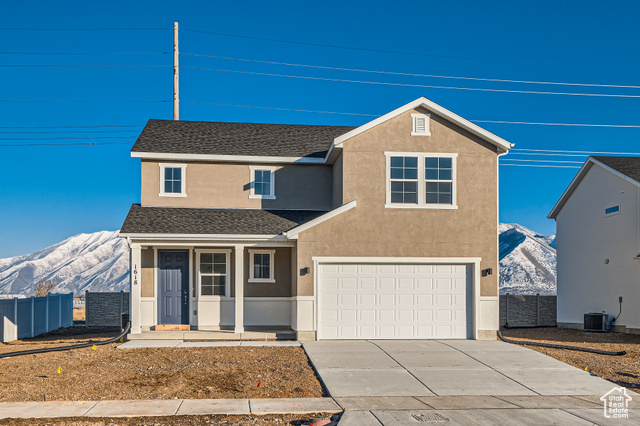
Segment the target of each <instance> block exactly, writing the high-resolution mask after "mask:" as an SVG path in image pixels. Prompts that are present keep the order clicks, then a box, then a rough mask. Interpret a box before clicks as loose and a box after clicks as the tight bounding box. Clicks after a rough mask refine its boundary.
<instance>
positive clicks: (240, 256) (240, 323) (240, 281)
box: [233, 246, 244, 333]
mask: <svg viewBox="0 0 640 426" xmlns="http://www.w3.org/2000/svg"><path fill="white" fill-rule="evenodd" d="M233 254H234V258H235V262H234V266H235V273H234V277H235V289H236V295H235V308H236V309H235V313H236V322H235V324H236V328H235V333H244V246H235V247H234V252H233Z"/></svg>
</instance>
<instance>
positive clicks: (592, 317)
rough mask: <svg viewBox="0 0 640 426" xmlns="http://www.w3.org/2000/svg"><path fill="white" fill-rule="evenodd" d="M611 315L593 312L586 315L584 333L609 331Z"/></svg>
mask: <svg viewBox="0 0 640 426" xmlns="http://www.w3.org/2000/svg"><path fill="white" fill-rule="evenodd" d="M608 324H609V315H608V314H604V313H596V312H592V313H589V314H584V331H609V329H608Z"/></svg>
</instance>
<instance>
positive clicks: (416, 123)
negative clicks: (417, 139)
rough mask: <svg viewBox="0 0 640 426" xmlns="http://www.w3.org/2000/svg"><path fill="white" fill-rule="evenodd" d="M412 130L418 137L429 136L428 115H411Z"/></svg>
mask: <svg viewBox="0 0 640 426" xmlns="http://www.w3.org/2000/svg"><path fill="white" fill-rule="evenodd" d="M411 119H412V121H413V123H412V129H411V134H412V135H414V136H416V135H420V136H429V135H430V134H431V133H430V132H429V116H428V115H426V114H411Z"/></svg>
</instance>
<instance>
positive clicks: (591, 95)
mask: <svg viewBox="0 0 640 426" xmlns="http://www.w3.org/2000/svg"><path fill="white" fill-rule="evenodd" d="M180 68H187V69H194V70H205V71H217V72H228V73H235V74H250V75H261V76H268V77H285V78H295V79H301V80H316V81H333V82H341V83H358V84H372V85H380V86H397V87H416V88H428V89H451V90H468V91H475V92H499V93H520V94H536V95H564V96H588V97H606V98H640V95H622V94H613V93H576V92H573V93H572V92H548V91H535V90H509V89H487V88H478V87H456V86H434V85H424V84H409V83H390V82H383V81H368V80H347V79H340V78H328V77H311V76H302V75H290V74H274V73H265V72H254V71H238V70H227V69H221V68H202V67H190V66H180Z"/></svg>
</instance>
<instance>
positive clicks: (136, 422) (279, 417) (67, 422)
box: [0, 413, 340, 426]
mask: <svg viewBox="0 0 640 426" xmlns="http://www.w3.org/2000/svg"><path fill="white" fill-rule="evenodd" d="M339 418H340V415H339V414H338V415H331V414H326V413H316V414H270V415H266V416H253V415H246V416H224V415H210V416H169V417H134V418H127V417H117V418H97V419H91V418H78V417H67V418H59V419H37V421H38V424H41V425H50V426H107V425H109V426H111V425H118V426H120V425H127V426H143V425H145V426H151V425H162V426H164V425H171V426H183V425H206V424H210V425H220V426H230V425H242V426H244V425H278V426H282V425H304V424H309V421H311V420H312V419H313V420H315V421H317V420H320V419H326V420H329V419H333V420H334V421H335V420H339ZM316 419H317V420H316ZM33 420H34V419H2V420H0V425H3V426H4V425H11V426H23V425H32V424H33ZM334 424H335V423H334Z"/></svg>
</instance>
